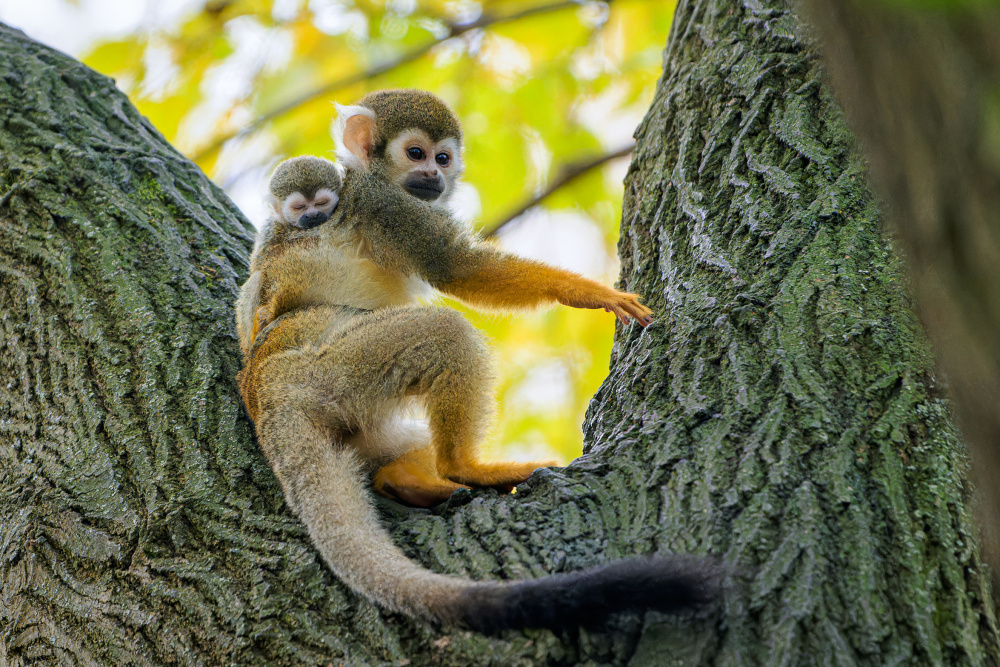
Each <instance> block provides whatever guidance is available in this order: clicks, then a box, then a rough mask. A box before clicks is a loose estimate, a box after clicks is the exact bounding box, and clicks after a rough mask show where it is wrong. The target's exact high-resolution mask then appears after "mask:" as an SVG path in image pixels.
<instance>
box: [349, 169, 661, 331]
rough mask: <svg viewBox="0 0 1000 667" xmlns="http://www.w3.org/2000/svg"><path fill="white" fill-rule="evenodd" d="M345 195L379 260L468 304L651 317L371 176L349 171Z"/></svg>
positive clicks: (627, 298)
mask: <svg viewBox="0 0 1000 667" xmlns="http://www.w3.org/2000/svg"><path fill="white" fill-rule="evenodd" d="M343 199H344V200H345V201H347V202H352V204H351V205H352V206H353V207H354V212H353V213H352V214H353V215H354V216H355V219H357V220H359V221H360V229H361V231H362V233H363V234H364V235H365V236H366V237H367V239H368V241H369V244H368V245H369V247H370V248H371V251H372V255H373V259H375V261H376V262H377V263H378V264H380V265H382V266H383V267H386V268H396V269H398V270H401V271H403V272H407V273H411V272H412V273H416V274H418V275H419V276H420V277H422V278H423V279H425V280H426V281H427V282H428V283H430V284H431V285H432V286H433V287H435V288H436V289H439V290H441V291H442V292H445V293H447V294H451V295H452V296H455V297H458V298H459V299H461V300H462V301H465V302H467V303H468V304H470V305H472V306H479V307H483V308H490V309H497V310H517V309H522V308H531V307H534V306H540V305H544V304H548V303H552V302H557V303H561V304H563V305H566V306H572V307H574V308H604V309H605V310H607V311H608V312H611V313H614V314H615V315H616V316H617V317H618V318H619V319H620V320H621V321H622V322H624V323H626V324H627V323H628V322H629V320H630V319H634V320H635V321H636V322H638V323H639V324H640V325H642V326H646V325H647V324H649V323H650V322H652V318H651V317H650V316H651V314H652V311H651V310H650V309H649V308H647V307H646V306H644V305H642V304H641V303H639V297H638V296H637V295H635V294H628V293H626V292H619V291H618V290H615V289H613V288H611V287H607V286H606V285H602V284H601V283H598V282H596V281H593V280H590V279H588V278H584V277H583V276H580V275H577V274H575V273H573V272H572V271H566V270H564V269H559V268H556V267H554V266H549V265H547V264H543V263H542V262H536V261H534V260H530V259H524V258H523V257H518V256H517V255H513V254H511V253H508V252H504V251H502V250H500V249H499V248H495V247H493V246H491V245H489V244H486V243H483V242H482V241H479V240H478V239H476V238H475V237H474V236H473V235H472V234H470V233H469V232H468V230H466V229H464V228H463V227H462V226H461V225H460V224H458V223H457V222H456V221H455V220H454V219H453V218H452V217H451V216H449V215H447V214H446V213H444V212H442V211H440V210H437V209H435V208H433V207H431V206H428V205H426V204H425V203H423V202H421V201H419V200H418V199H417V198H416V197H412V196H410V195H408V194H406V193H405V192H403V191H402V190H401V189H400V188H398V187H396V186H393V185H391V184H389V183H387V182H386V181H385V180H384V179H382V178H380V177H379V176H378V175H377V174H376V175H372V174H363V173H354V174H351V176H350V177H349V179H348V181H347V183H346V185H345V189H344V196H343Z"/></svg>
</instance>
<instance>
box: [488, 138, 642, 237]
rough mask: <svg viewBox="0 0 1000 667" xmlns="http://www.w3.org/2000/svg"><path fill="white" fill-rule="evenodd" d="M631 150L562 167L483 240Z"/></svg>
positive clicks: (625, 148)
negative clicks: (584, 176) (551, 179)
mask: <svg viewBox="0 0 1000 667" xmlns="http://www.w3.org/2000/svg"><path fill="white" fill-rule="evenodd" d="M633 150H635V144H634V143H633V144H629V145H628V146H623V147H622V148H619V149H618V150H616V151H612V152H610V153H605V154H604V155H598V156H597V157H595V158H592V159H590V160H581V161H579V162H574V163H572V164H568V165H566V166H564V167H563V168H562V169H561V170H560V171H559V175H558V176H556V178H555V179H554V180H553V181H552V182H551V183H549V186H548V187H547V188H545V190H543V191H542V192H540V193H539V194H537V195H535V196H534V197H532V198H531V199H529V200H528V201H526V202H524V204H522V205H521V206H519V207H518V208H517V209H516V210H515V211H514V212H513V213H511V214H509V215H508V216H507V217H506V218H504V219H503V220H501V221H500V222H498V223H496V224H494V225H492V226H491V227H490V228H489V231H488V232H483V236H484V237H485V238H489V237H491V236H495V235H496V233H497V232H499V231H500V230H501V229H503V227H504V226H505V225H507V224H509V223H511V222H513V221H514V220H516V219H517V218H519V217H521V216H522V215H524V214H525V213H527V212H528V210H529V209H532V208H534V207H535V206H538V205H539V204H540V203H541V202H542V201H543V200H544V199H547V198H548V197H549V196H550V195H552V194H553V193H554V192H555V191H556V190H559V189H560V188H562V187H564V186H566V185H567V184H569V183H570V182H572V181H574V180H576V179H577V178H579V177H581V176H583V175H584V174H586V173H587V172H589V171H590V170H592V169H596V168H597V167H600V166H601V165H602V164H604V163H605V162H610V161H611V160H615V159H617V158H620V157H625V156H626V155H628V154H629V153H631V152H632V151H633Z"/></svg>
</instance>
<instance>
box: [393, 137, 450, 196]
mask: <svg viewBox="0 0 1000 667" xmlns="http://www.w3.org/2000/svg"><path fill="white" fill-rule="evenodd" d="M461 148H462V146H461V144H460V143H459V141H458V139H456V138H455V137H445V138H444V139H442V140H440V141H431V138H430V137H429V136H428V135H427V133H426V132H424V131H423V130H421V129H419V128H413V129H409V130H405V131H403V132H400V133H399V134H398V135H397V136H396V137H395V138H393V139H392V141H390V142H389V143H388V145H387V146H386V149H385V154H386V161H387V162H388V165H389V177H390V178H391V179H392V181H393V182H394V183H395V184H396V185H398V186H399V187H401V188H403V189H404V190H406V191H407V192H409V193H410V194H411V195H413V196H414V197H418V198H420V199H423V200H424V201H427V202H434V201H439V200H440V201H441V202H444V201H447V199H448V197H449V196H450V195H451V192H452V189H453V188H454V185H455V182H456V181H457V180H458V177H459V176H460V175H461V173H462V156H461Z"/></svg>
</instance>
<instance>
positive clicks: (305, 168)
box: [268, 155, 342, 202]
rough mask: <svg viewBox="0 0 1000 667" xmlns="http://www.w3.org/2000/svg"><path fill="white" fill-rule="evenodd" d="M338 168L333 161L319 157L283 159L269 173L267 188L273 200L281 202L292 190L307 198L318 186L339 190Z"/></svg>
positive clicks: (310, 196)
mask: <svg viewBox="0 0 1000 667" xmlns="http://www.w3.org/2000/svg"><path fill="white" fill-rule="evenodd" d="M341 181H342V178H341V175H340V170H339V169H338V168H337V165H335V164H334V163H333V162H330V161H329V160H325V159H323V158H321V157H314V156H312V155H304V156H302V157H293V158H291V159H288V160H285V161H284V162H282V163H281V164H279V165H278V166H277V167H275V168H274V172H273V173H272V174H271V180H270V182H269V183H268V189H269V190H270V191H271V196H272V197H274V198H275V200H277V201H279V202H282V201H284V200H285V199H287V198H288V196H289V195H290V194H292V193H293V192H300V193H302V194H303V195H304V196H305V197H307V198H312V197H313V196H315V194H316V191H317V190H319V189H320V188H327V189H329V190H332V191H334V192H336V191H338V190H340V186H341Z"/></svg>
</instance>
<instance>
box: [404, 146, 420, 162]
mask: <svg viewBox="0 0 1000 667" xmlns="http://www.w3.org/2000/svg"><path fill="white" fill-rule="evenodd" d="M406 155H407V156H408V157H409V158H410V159H411V160H413V161H414V162H419V161H420V160H423V159H424V149H422V148H420V147H419V146H411V147H410V148H407V149H406Z"/></svg>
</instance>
